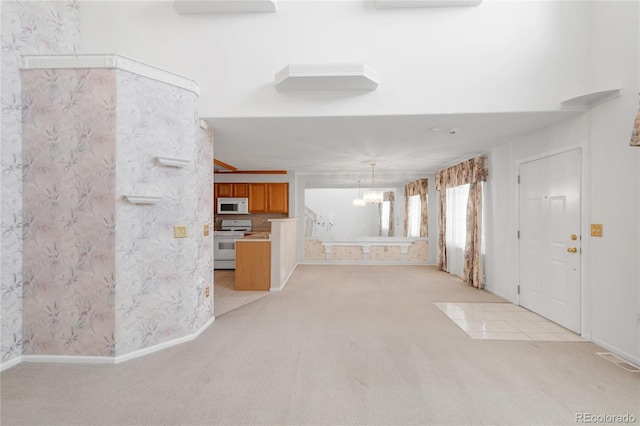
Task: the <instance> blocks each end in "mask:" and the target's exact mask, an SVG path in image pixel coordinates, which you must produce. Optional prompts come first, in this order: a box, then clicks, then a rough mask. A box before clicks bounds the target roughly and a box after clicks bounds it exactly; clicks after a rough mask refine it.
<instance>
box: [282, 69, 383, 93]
mask: <svg viewBox="0 0 640 426" xmlns="http://www.w3.org/2000/svg"><path fill="white" fill-rule="evenodd" d="M377 75H378V73H377V72H376V71H374V70H373V69H371V68H370V67H369V66H367V65H366V64H361V63H359V64H307V65H300V64H295V65H294V64H289V65H287V66H286V67H284V68H283V69H281V70H280V71H278V72H277V73H276V75H275V81H274V84H275V86H276V88H277V89H278V90H375V89H376V88H377V87H378V81H377Z"/></svg>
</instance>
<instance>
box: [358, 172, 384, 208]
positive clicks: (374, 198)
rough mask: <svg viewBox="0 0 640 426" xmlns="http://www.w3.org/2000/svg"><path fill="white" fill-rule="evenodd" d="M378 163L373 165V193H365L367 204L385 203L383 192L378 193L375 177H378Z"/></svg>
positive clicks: (364, 197)
mask: <svg viewBox="0 0 640 426" xmlns="http://www.w3.org/2000/svg"><path fill="white" fill-rule="evenodd" d="M375 169H376V163H371V191H364V196H363V197H362V198H363V199H364V202H365V203H367V204H380V203H382V201H383V198H384V195H383V193H382V191H376V189H375V188H376V184H375V176H376V172H375Z"/></svg>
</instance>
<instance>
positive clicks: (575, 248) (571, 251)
mask: <svg viewBox="0 0 640 426" xmlns="http://www.w3.org/2000/svg"><path fill="white" fill-rule="evenodd" d="M567 251H568V252H569V253H577V252H578V247H569V248H568V249H567Z"/></svg>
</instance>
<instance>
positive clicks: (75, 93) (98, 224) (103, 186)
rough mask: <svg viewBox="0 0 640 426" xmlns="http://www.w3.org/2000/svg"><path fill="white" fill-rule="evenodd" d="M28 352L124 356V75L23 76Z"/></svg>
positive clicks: (108, 72)
mask: <svg viewBox="0 0 640 426" xmlns="http://www.w3.org/2000/svg"><path fill="white" fill-rule="evenodd" d="M22 88H23V90H22V98H23V105H22V111H23V113H22V120H23V130H22V140H23V155H22V174H23V226H22V231H23V236H24V238H23V250H24V251H23V295H24V298H23V353H24V354H25V355H90V356H113V355H114V353H115V335H114V331H115V315H114V309H113V305H114V295H115V291H116V280H115V275H114V271H115V269H116V262H115V245H114V243H115V204H114V199H115V165H116V164H115V155H116V144H115V141H116V135H115V128H116V114H115V106H116V105H115V101H116V99H115V93H116V75H115V71H114V70H103V69H58V70H55V69H45V70H24V71H23V72H22Z"/></svg>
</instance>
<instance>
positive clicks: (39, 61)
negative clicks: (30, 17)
mask: <svg viewBox="0 0 640 426" xmlns="http://www.w3.org/2000/svg"><path fill="white" fill-rule="evenodd" d="M19 67H20V69H21V70H34V69H70V68H115V69H119V70H123V71H128V72H131V73H134V74H137V75H141V76H143V77H147V78H150V79H152V80H157V81H160V82H163V83H166V84H170V85H172V86H176V87H179V88H182V89H185V90H189V91H190V92H193V93H195V94H196V95H198V96H200V86H199V85H198V83H196V82H195V81H194V80H192V79H190V78H187V77H183V76H181V75H179V74H175V73H172V72H171V71H166V70H163V69H162V68H158V67H155V66H153V65H149V64H146V63H144V62H140V61H137V60H135V59H132V58H128V57H126V56H122V55H118V54H109V55H25V56H23V57H22V58H21V59H20V64H19Z"/></svg>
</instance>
